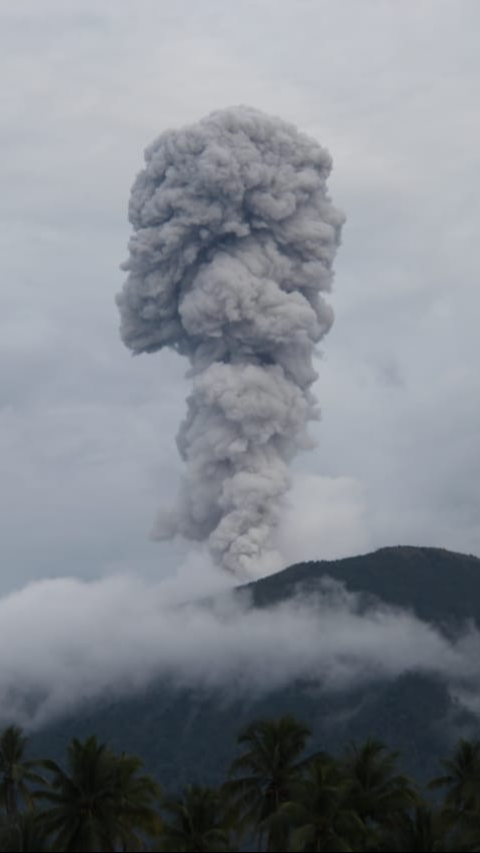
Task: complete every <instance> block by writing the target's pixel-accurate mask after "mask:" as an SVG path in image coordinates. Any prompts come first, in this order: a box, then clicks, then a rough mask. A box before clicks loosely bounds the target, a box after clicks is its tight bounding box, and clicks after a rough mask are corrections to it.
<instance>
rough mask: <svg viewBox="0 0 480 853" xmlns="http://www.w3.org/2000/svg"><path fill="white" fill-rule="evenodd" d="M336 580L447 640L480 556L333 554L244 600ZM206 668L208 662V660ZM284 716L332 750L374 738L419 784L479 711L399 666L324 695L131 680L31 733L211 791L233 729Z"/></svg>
mask: <svg viewBox="0 0 480 853" xmlns="http://www.w3.org/2000/svg"><path fill="white" fill-rule="evenodd" d="M326 576H328V577H332V578H334V579H335V580H338V581H341V582H342V583H344V584H345V586H346V588H347V590H349V591H352V592H354V593H358V595H359V596H360V600H361V601H362V602H363V601H365V603H366V604H367V605H368V604H370V603H371V602H372V601H373V602H375V601H381V602H384V603H385V604H387V605H394V606H395V605H398V606H400V607H406V608H408V609H409V610H410V611H412V612H413V613H415V614H416V615H417V616H418V617H419V618H421V619H424V620H427V621H429V622H433V623H435V624H436V626H437V627H438V630H439V631H442V632H443V633H445V634H447V635H448V636H455V634H456V629H457V628H458V626H459V625H463V624H465V622H466V621H468V620H473V621H474V622H475V623H476V624H477V626H479V627H480V560H479V559H478V558H476V557H469V556H467V555H461V554H453V553H451V552H449V551H444V550H441V549H437V548H410V547H399V548H382V549H380V550H379V551H376V552H375V553H373V554H365V555H362V556H357V557H350V558H348V559H343V560H334V561H312V562H308V563H300V564H298V565H296V566H292V567H290V568H288V569H285V571H283V572H279V573H278V574H275V575H271V576H269V577H266V578H263V579H261V580H258V581H256V582H255V583H252V584H250V585H249V587H248V590H249V591H250V593H251V598H252V603H253V606H255V607H258V608H262V607H265V608H268V607H271V606H272V605H274V604H276V603H278V602H288V601H289V600H292V599H294V598H295V596H296V595H297V593H300V594H302V593H303V594H304V595H305V597H306V598H307V599H308V600H309V601H314V599H315V590H316V589H317V588H318V585H319V584H321V583H322V582H323V581H324V579H325V577H326ZM213 666H214V664H213V663H212V667H213ZM283 714H293V715H294V716H295V717H296V718H297V719H299V720H304V721H305V723H306V724H307V725H308V726H309V728H310V729H311V730H312V733H313V735H312V741H311V748H312V751H314V750H317V751H319V750H322V749H323V748H324V747H325V744H328V749H329V750H330V751H331V752H332V753H340V751H341V750H342V749H343V746H344V744H346V743H348V742H351V741H352V742H356V743H363V742H364V741H365V740H367V739H368V738H370V737H371V736H372V735H375V737H377V738H379V739H380V740H381V741H383V742H384V743H388V744H389V745H390V747H391V749H392V750H398V751H399V753H400V755H399V768H400V770H401V772H403V773H406V774H408V775H411V776H413V777H414V778H415V779H418V780H419V781H420V782H422V783H425V782H426V781H427V780H428V779H429V778H430V777H432V776H434V775H435V774H436V772H437V765H436V759H437V756H439V755H446V754H447V753H449V751H450V749H451V747H452V745H453V743H454V742H455V741H456V740H458V738H459V737H461V736H466V737H472V736H473V737H478V736H479V727H478V717H477V716H476V715H475V714H473V713H472V712H470V711H469V710H468V709H467V707H466V706H465V705H463V704H459V703H458V702H456V701H455V698H454V697H453V696H452V694H451V692H450V691H449V689H448V685H447V684H446V683H445V681H443V680H442V678H441V677H438V676H435V675H434V674H429V673H428V672H426V671H421V670H416V671H415V670H413V671H408V672H407V671H406V672H404V673H403V674H401V675H400V676H398V677H397V678H394V679H386V680H385V679H379V680H378V681H369V682H368V683H357V684H356V685H355V686H352V687H351V688H350V689H345V690H342V691H336V692H334V691H332V692H327V691H326V690H324V689H322V687H321V685H320V684H319V683H318V680H316V679H315V677H312V680H310V681H306V680H305V681H301V680H295V681H292V682H290V683H289V684H288V685H287V686H284V687H281V688H280V687H279V688H273V687H272V688H268V690H266V691H265V693H259V692H255V691H249V690H243V691H242V690H241V689H237V687H236V685H232V684H230V685H226V684H224V685H219V686H218V687H213V686H212V685H211V684H205V685H203V686H202V685H200V684H197V686H196V687H193V686H191V687H186V686H185V685H183V686H180V685H179V683H178V682H175V680H174V679H168V678H162V679H159V680H158V681H157V682H154V683H152V684H150V685H149V686H148V688H146V689H145V690H135V691H132V690H131V689H130V688H129V685H128V684H125V685H122V684H119V685H118V692H115V693H112V694H110V695H107V694H106V695H105V696H104V697H102V698H100V699H96V700H95V701H92V702H90V703H85V704H84V705H82V706H81V707H80V708H75V710H74V711H73V712H72V713H71V714H70V715H68V716H66V717H64V718H63V719H56V720H53V721H51V722H50V723H49V724H48V725H45V727H44V728H43V729H41V730H37V731H36V732H35V735H34V736H33V747H34V749H35V752H36V753H37V754H43V755H50V756H52V757H53V758H55V759H56V760H57V761H60V759H61V757H62V756H63V754H64V752H65V749H66V747H67V744H68V742H69V740H70V739H71V737H72V736H75V737H77V738H78V739H80V740H84V739H86V738H87V737H88V736H89V735H90V734H91V732H95V733H96V734H97V736H98V738H99V740H101V741H107V742H108V743H109V744H110V745H111V746H112V748H113V749H116V750H119V751H121V750H123V749H124V750H126V751H127V752H129V753H132V754H135V755H142V756H143V757H144V758H145V767H146V770H147V771H148V772H149V773H151V774H152V775H153V776H155V777H156V778H158V779H164V780H168V788H169V790H170V791H176V790H179V789H180V788H181V787H182V786H183V785H186V784H189V783H192V782H193V783H195V782H199V783H202V784H208V785H213V786H217V785H218V784H219V783H220V782H221V780H222V778H223V776H224V775H225V774H226V773H227V769H228V765H229V762H230V760H231V756H232V754H233V751H234V749H235V739H236V735H237V732H238V731H239V730H240V729H242V728H244V727H246V726H247V725H248V724H249V722H250V721H251V720H252V719H256V718H263V717H266V718H271V717H277V716H281V715H283Z"/></svg>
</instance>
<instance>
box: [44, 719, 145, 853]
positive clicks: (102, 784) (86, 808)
mask: <svg viewBox="0 0 480 853" xmlns="http://www.w3.org/2000/svg"><path fill="white" fill-rule="evenodd" d="M67 765H68V770H67V772H65V771H64V770H63V769H62V768H61V767H59V765H58V764H56V763H55V762H53V761H51V762H48V763H47V766H48V767H49V769H50V770H51V772H52V779H51V782H50V786H49V787H48V788H45V789H43V790H41V791H38V792H36V793H37V796H39V797H42V798H43V799H44V800H45V801H46V802H47V803H49V806H47V807H46V808H45V809H44V811H43V816H44V825H45V827H46V830H47V831H48V833H49V834H50V835H51V836H52V837H53V838H54V843H55V846H56V847H57V848H58V849H60V850H64V851H87V853H88V851H104V850H107V851H111V850H114V849H115V848H116V847H117V846H119V845H120V846H121V847H123V848H124V849H127V848H128V849H129V850H135V849H138V848H139V847H140V846H141V844H142V838H141V833H142V832H149V831H152V832H153V830H154V826H155V819H156V811H155V801H156V799H157V796H158V788H157V786H156V784H155V783H154V782H153V780H150V779H149V778H148V777H146V776H138V775H137V773H138V770H139V769H140V768H141V767H142V762H141V761H140V760H139V759H135V758H132V757H130V756H121V757H120V758H119V757H118V756H117V755H115V753H114V752H112V750H110V749H108V748H107V747H106V745H105V744H103V743H100V744H99V743H98V742H97V739H96V737H94V736H92V737H90V738H88V739H87V740H86V741H84V742H81V741H79V740H77V739H76V738H73V740H72V741H71V742H70V744H69V746H68V748H67Z"/></svg>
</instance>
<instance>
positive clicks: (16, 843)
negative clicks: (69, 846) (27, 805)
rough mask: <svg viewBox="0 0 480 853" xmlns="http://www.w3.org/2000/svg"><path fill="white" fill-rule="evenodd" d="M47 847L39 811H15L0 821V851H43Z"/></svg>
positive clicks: (12, 852) (35, 852) (30, 852)
mask: <svg viewBox="0 0 480 853" xmlns="http://www.w3.org/2000/svg"><path fill="white" fill-rule="evenodd" d="M48 849H49V847H48V845H47V838H46V834H45V831H44V829H43V825H42V815H41V813H38V812H36V811H33V810H29V811H26V812H23V813H19V812H17V813H16V814H14V815H11V816H10V817H4V819H3V820H2V821H1V822H0V851H4V850H5V851H7V850H8V851H9V853H44V851H47V850H48Z"/></svg>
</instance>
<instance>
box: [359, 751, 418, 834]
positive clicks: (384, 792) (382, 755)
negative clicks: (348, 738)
mask: <svg viewBox="0 0 480 853" xmlns="http://www.w3.org/2000/svg"><path fill="white" fill-rule="evenodd" d="M397 756H398V753H396V752H388V751H387V748H386V747H385V745H384V744H383V743H381V741H378V740H375V739H373V738H370V739H368V740H367V741H366V742H365V743H364V744H362V745H361V746H357V745H356V744H352V745H351V746H350V747H349V749H348V750H347V752H346V755H345V756H344V758H343V761H342V766H343V770H344V772H345V774H346V777H347V780H348V788H349V794H348V799H349V803H350V807H351V808H352V810H353V811H355V812H356V814H358V816H359V817H360V819H361V820H362V821H363V822H364V824H365V826H366V827H368V828H370V829H373V830H374V831H376V830H377V829H378V828H385V827H391V826H394V825H396V822H397V820H399V819H400V817H401V815H403V814H404V813H405V812H406V811H407V810H408V809H409V808H411V807H412V806H414V805H415V804H416V803H417V802H418V795H417V793H416V792H415V790H414V788H413V786H412V784H411V782H410V780H409V779H408V778H407V777H406V776H403V775H402V774H399V773H397V772H396V762H397ZM380 849H381V848H380Z"/></svg>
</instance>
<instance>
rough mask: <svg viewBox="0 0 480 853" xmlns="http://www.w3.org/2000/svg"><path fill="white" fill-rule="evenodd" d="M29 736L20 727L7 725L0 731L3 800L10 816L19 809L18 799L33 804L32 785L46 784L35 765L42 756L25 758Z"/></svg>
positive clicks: (41, 763) (0, 772)
mask: <svg viewBox="0 0 480 853" xmlns="http://www.w3.org/2000/svg"><path fill="white" fill-rule="evenodd" d="M27 745H28V738H27V737H26V736H25V735H24V733H23V729H22V728H21V727H20V726H14V725H11V726H7V727H6V728H5V729H3V731H2V733H1V734H0V799H1V801H2V802H3V804H4V806H5V810H6V812H7V815H14V814H15V813H16V812H17V811H18V799H19V797H20V799H21V800H22V801H23V802H24V803H26V804H27V805H28V806H31V805H32V795H31V792H30V786H31V785H38V784H43V783H44V782H45V779H44V777H43V776H41V775H40V774H39V773H37V772H36V770H35V768H37V767H39V766H42V765H43V761H42V760H40V759H29V760H27V759H25V757H24V756H25V752H26V748H27Z"/></svg>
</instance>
